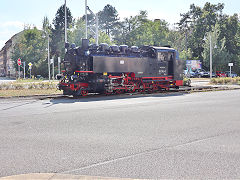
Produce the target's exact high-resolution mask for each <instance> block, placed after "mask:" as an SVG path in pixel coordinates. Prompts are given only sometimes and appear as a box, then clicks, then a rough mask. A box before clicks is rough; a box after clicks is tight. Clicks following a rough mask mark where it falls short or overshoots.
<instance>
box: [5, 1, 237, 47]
mask: <svg viewBox="0 0 240 180" xmlns="http://www.w3.org/2000/svg"><path fill="white" fill-rule="evenodd" d="M66 2H67V6H68V7H69V8H70V10H71V12H72V16H73V17H74V18H78V17H81V16H83V15H84V12H85V9H84V5H85V0H66ZM206 2H210V3H212V4H217V3H224V4H225V7H224V10H223V13H226V14H229V15H233V14H234V13H238V14H240V0H208V1H205V0H87V4H88V6H89V7H90V9H91V10H92V11H93V12H98V11H100V10H102V9H103V8H104V6H105V5H107V4H110V5H112V6H114V7H115V8H116V10H117V11H118V14H119V17H120V18H121V19H123V18H124V17H130V16H135V15H137V14H138V13H139V11H140V10H146V11H147V12H148V17H149V19H164V20H166V21H167V22H169V23H170V25H173V24H174V23H177V22H178V21H179V20H180V13H186V12H187V11H188V10H189V7H190V4H195V5H198V6H200V7H203V6H204V4H205V3H206ZM63 4H64V0H0V50H1V49H2V47H3V46H4V44H5V42H6V41H7V40H8V39H10V38H11V37H12V36H13V35H14V34H16V33H18V32H20V31H22V30H23V29H24V24H28V25H29V24H30V25H35V26H37V27H38V28H41V26H42V21H43V17H44V16H47V17H48V18H49V20H50V22H52V20H53V19H54V16H55V14H56V12H57V9H58V8H59V7H60V6H61V5H63Z"/></svg>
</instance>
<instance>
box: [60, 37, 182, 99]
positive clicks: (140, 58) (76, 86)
mask: <svg viewBox="0 0 240 180" xmlns="http://www.w3.org/2000/svg"><path fill="white" fill-rule="evenodd" d="M66 48H67V52H66V54H65V57H64V61H63V64H64V71H62V72H63V73H62V74H61V75H58V79H60V82H59V85H58V88H59V89H60V90H63V94H65V95H73V96H85V95H87V94H88V93H105V94H107V95H108V94H119V93H124V92H135V91H138V92H154V91H158V90H169V88H179V86H182V85H183V74H182V73H183V62H182V61H181V60H180V59H179V55H178V52H177V51H176V50H175V49H173V48H170V47H155V46H142V47H140V48H138V47H137V46H132V47H128V46H127V45H120V46H117V45H113V46H109V45H107V44H105V43H102V44H100V45H99V46H97V45H95V44H92V45H89V41H88V40H87V39H83V40H82V46H81V47H76V46H75V45H74V44H72V45H71V46H69V44H66Z"/></svg>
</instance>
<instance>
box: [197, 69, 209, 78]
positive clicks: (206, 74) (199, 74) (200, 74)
mask: <svg viewBox="0 0 240 180" xmlns="http://www.w3.org/2000/svg"><path fill="white" fill-rule="evenodd" d="M195 76H196V77H199V78H201V77H210V72H209V71H205V70H204V69H197V70H196V71H195Z"/></svg>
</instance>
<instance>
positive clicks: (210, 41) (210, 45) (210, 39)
mask: <svg viewBox="0 0 240 180" xmlns="http://www.w3.org/2000/svg"><path fill="white" fill-rule="evenodd" d="M203 40H204V41H206V37H204V39H203ZM209 48H210V79H211V78H212V35H211V32H209ZM214 48H217V45H215V46H214Z"/></svg>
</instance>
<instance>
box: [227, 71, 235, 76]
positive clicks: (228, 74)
mask: <svg viewBox="0 0 240 180" xmlns="http://www.w3.org/2000/svg"><path fill="white" fill-rule="evenodd" d="M225 74H226V76H227V77H237V74H236V73H235V72H233V71H231V74H230V71H225Z"/></svg>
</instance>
